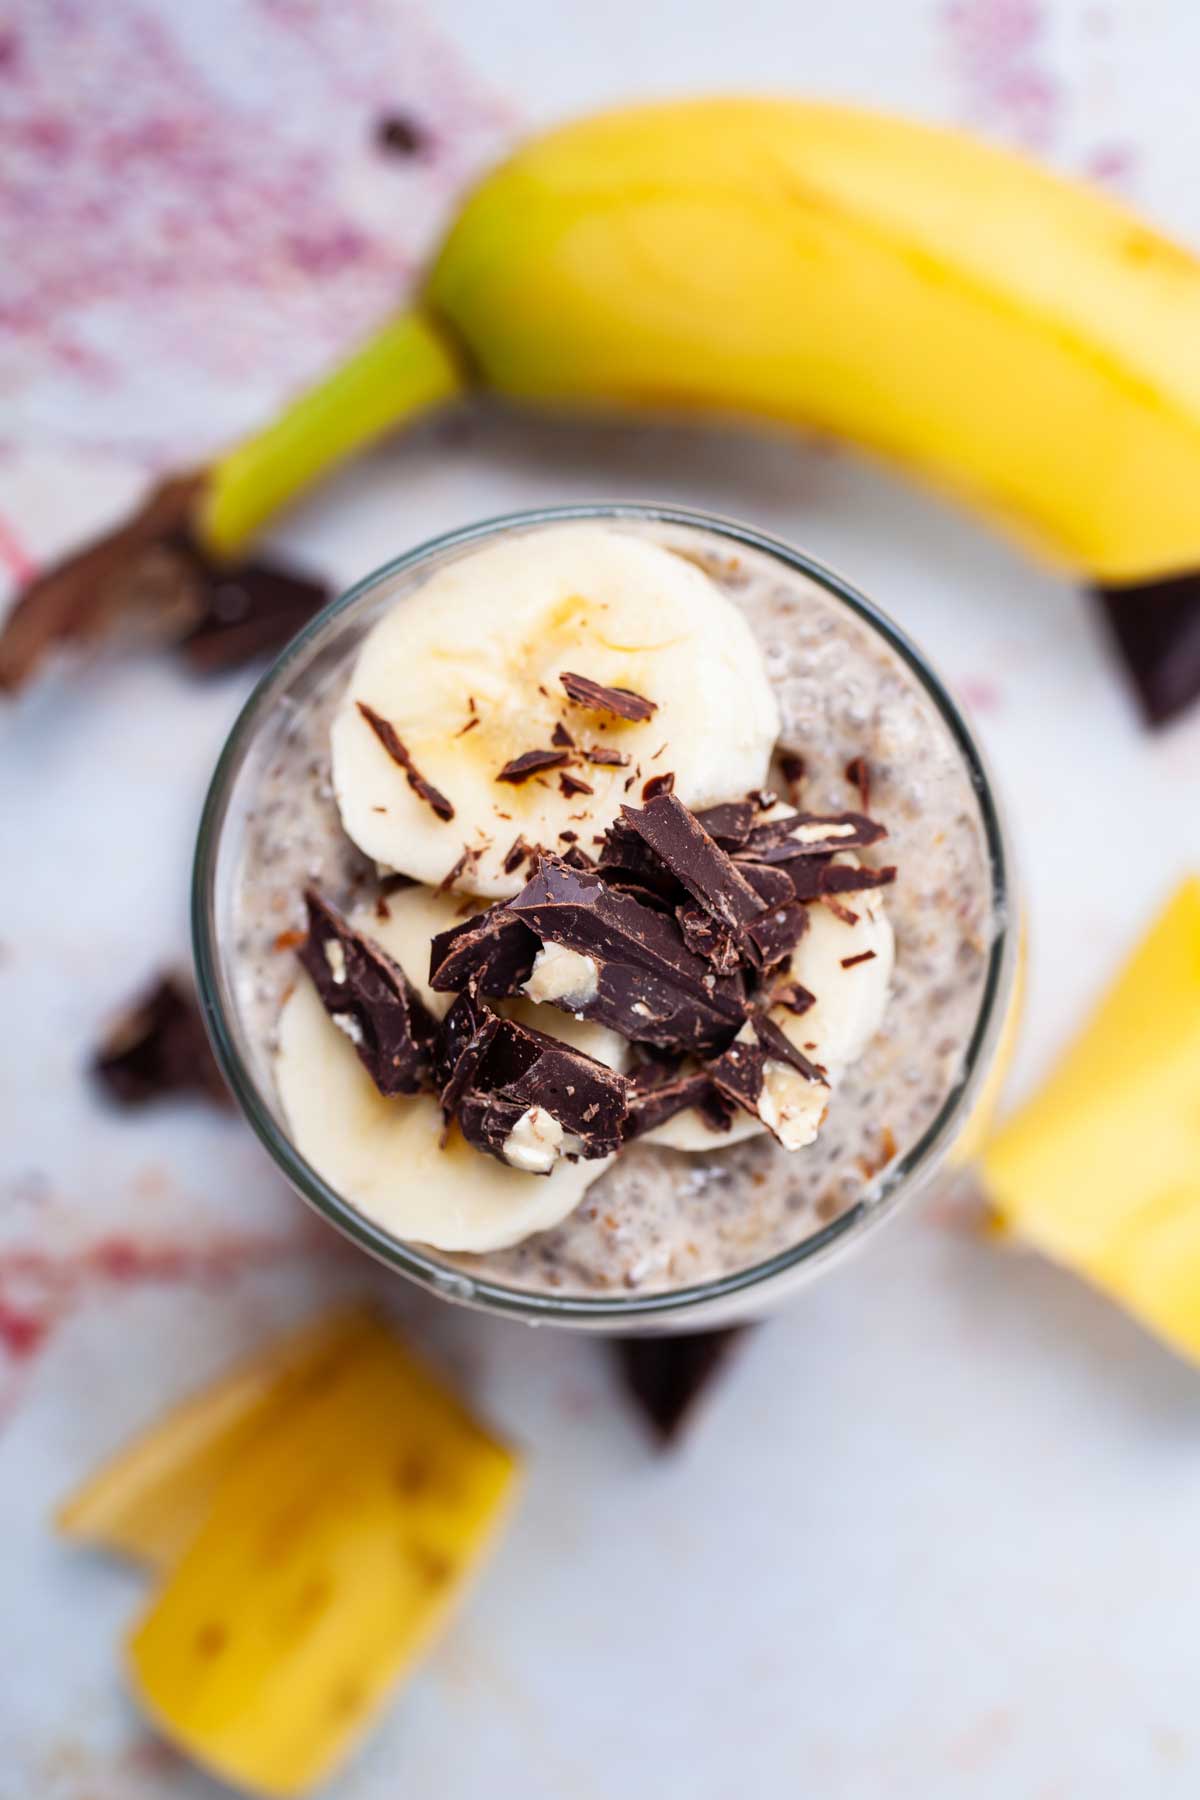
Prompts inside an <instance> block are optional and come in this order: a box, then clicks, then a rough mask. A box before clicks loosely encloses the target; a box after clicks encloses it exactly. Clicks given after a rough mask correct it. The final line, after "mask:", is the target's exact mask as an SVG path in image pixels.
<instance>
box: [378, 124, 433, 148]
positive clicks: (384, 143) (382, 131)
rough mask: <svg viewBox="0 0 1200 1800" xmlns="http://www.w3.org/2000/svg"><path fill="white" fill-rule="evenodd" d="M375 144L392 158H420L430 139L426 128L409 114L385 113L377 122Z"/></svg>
mask: <svg viewBox="0 0 1200 1800" xmlns="http://www.w3.org/2000/svg"><path fill="white" fill-rule="evenodd" d="M375 142H376V144H377V145H378V147H379V149H380V150H386V151H388V152H389V153H390V154H391V155H392V156H420V155H421V153H422V152H423V151H424V150H425V149H426V147H427V144H428V139H427V137H426V134H425V130H424V128H423V127H422V126H420V125H418V124H417V121H416V120H415V119H414V118H412V117H411V116H410V115H409V114H408V113H385V114H384V116H383V117H382V118H381V119H379V120H378V121H377V122H376V125H375Z"/></svg>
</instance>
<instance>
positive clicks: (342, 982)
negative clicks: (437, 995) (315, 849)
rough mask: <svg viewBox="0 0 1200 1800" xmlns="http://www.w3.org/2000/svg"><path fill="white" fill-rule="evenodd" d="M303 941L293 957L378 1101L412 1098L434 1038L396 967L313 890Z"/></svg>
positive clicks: (425, 1013)
mask: <svg viewBox="0 0 1200 1800" xmlns="http://www.w3.org/2000/svg"><path fill="white" fill-rule="evenodd" d="M304 898H305V903H306V905H307V907H308V937H307V938H306V940H305V942H304V945H303V947H302V948H301V949H300V950H299V951H298V952H297V954H298V956H299V958H300V961H301V963H302V964H303V966H304V968H305V970H306V971H307V973H308V975H309V976H310V978H311V980H312V983H313V986H314V987H315V988H316V990H317V993H318V994H319V995H320V998H321V1004H322V1005H323V1006H324V1008H325V1010H326V1012H327V1013H328V1014H329V1016H330V1018H331V1019H332V1020H333V1022H334V1024H335V1025H337V1026H338V1027H339V1028H340V1029H341V1030H342V1031H344V1032H345V1034H346V1036H347V1037H348V1038H349V1039H350V1042H351V1043H352V1044H353V1045H354V1048H355V1050H356V1051H357V1052H358V1057H359V1061H360V1062H361V1063H362V1065H363V1067H364V1068H365V1069H366V1071H367V1073H368V1075H369V1076H370V1077H371V1080H372V1081H373V1082H374V1083H375V1086H376V1087H377V1088H378V1089H379V1091H380V1093H381V1094H415V1093H417V1092H419V1090H420V1089H421V1088H422V1087H423V1086H424V1085H425V1083H426V1080H427V1078H428V1075H429V1065H430V1058H431V1056H432V1051H433V1040H434V1036H435V1034H436V1031H437V1025H436V1022H435V1020H434V1019H433V1018H432V1017H431V1016H430V1014H429V1012H428V1011H427V1009H426V1007H425V1005H424V1002H423V1001H422V1000H421V998H420V995H419V994H418V993H417V992H416V990H415V988H414V987H413V985H412V983H411V982H410V981H409V979H408V977H407V975H406V974H405V973H404V970H403V969H402V968H401V967H400V965H399V963H395V962H393V961H392V959H391V957H390V956H388V955H386V954H385V952H384V951H383V950H381V949H380V947H379V945H378V944H375V943H372V942H371V940H370V938H366V937H363V936H362V934H361V933H360V932H357V931H354V930H353V929H352V928H351V927H350V926H349V925H348V924H347V923H346V921H345V919H343V918H342V916H341V914H340V913H338V912H336V911H335V910H334V908H333V907H332V906H330V905H328V904H327V902H326V901H324V900H322V899H321V896H320V895H319V894H317V893H316V892H315V891H314V890H313V889H312V888H309V889H308V890H307V892H306V893H305V896H304Z"/></svg>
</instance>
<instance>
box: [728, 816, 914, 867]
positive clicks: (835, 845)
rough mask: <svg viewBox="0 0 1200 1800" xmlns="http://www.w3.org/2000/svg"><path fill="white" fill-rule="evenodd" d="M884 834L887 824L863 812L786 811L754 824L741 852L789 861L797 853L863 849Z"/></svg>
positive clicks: (760, 858) (764, 858) (814, 853)
mask: <svg viewBox="0 0 1200 1800" xmlns="http://www.w3.org/2000/svg"><path fill="white" fill-rule="evenodd" d="M886 836H887V828H886V826H883V825H880V824H878V823H877V821H876V820H874V819H868V818H867V817H866V815H865V814H864V813H854V812H847V813H832V814H821V813H805V812H796V813H787V814H785V815H784V816H783V817H782V818H778V819H770V820H768V821H767V822H766V823H765V824H763V825H756V826H754V828H753V830H752V831H751V832H750V834H749V836H748V837H747V839H746V844H745V849H744V854H745V855H746V856H753V857H756V858H757V859H758V861H760V862H789V861H791V860H792V858H794V857H798V856H828V855H830V854H832V852H833V851H835V850H865V849H867V848H868V847H869V846H870V845H871V844H877V843H879V841H880V840H881V839H882V838H885V837H886Z"/></svg>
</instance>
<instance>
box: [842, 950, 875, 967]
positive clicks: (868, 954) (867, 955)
mask: <svg viewBox="0 0 1200 1800" xmlns="http://www.w3.org/2000/svg"><path fill="white" fill-rule="evenodd" d="M874 960H875V952H874V950H860V951H859V953H858V955H857V956H843V958H842V967H843V969H854V968H857V967H858V965H859V963H865V962H874Z"/></svg>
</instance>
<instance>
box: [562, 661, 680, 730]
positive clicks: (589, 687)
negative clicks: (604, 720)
mask: <svg viewBox="0 0 1200 1800" xmlns="http://www.w3.org/2000/svg"><path fill="white" fill-rule="evenodd" d="M558 679H559V680H560V681H561V682H562V684H563V690H564V692H565V693H566V695H567V698H568V699H569V700H573V701H574V702H575V704H576V706H586V707H589V708H590V709H591V710H592V711H593V712H606V713H612V714H614V716H615V717H616V718H618V719H631V720H634V721H642V720H645V719H649V718H650V717H652V715H653V714H654V713H656V712H657V711H658V704H657V702H656V701H654V700H647V699H646V698H645V696H644V695H642V694H635V693H634V692H633V690H632V689H631V688H621V687H603V686H602V685H601V684H600V682H598V681H592V680H591V679H590V678H589V677H588V676H587V675H573V674H572V673H571V672H570V670H564V671H563V672H562V674H560V675H559V678H558Z"/></svg>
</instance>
